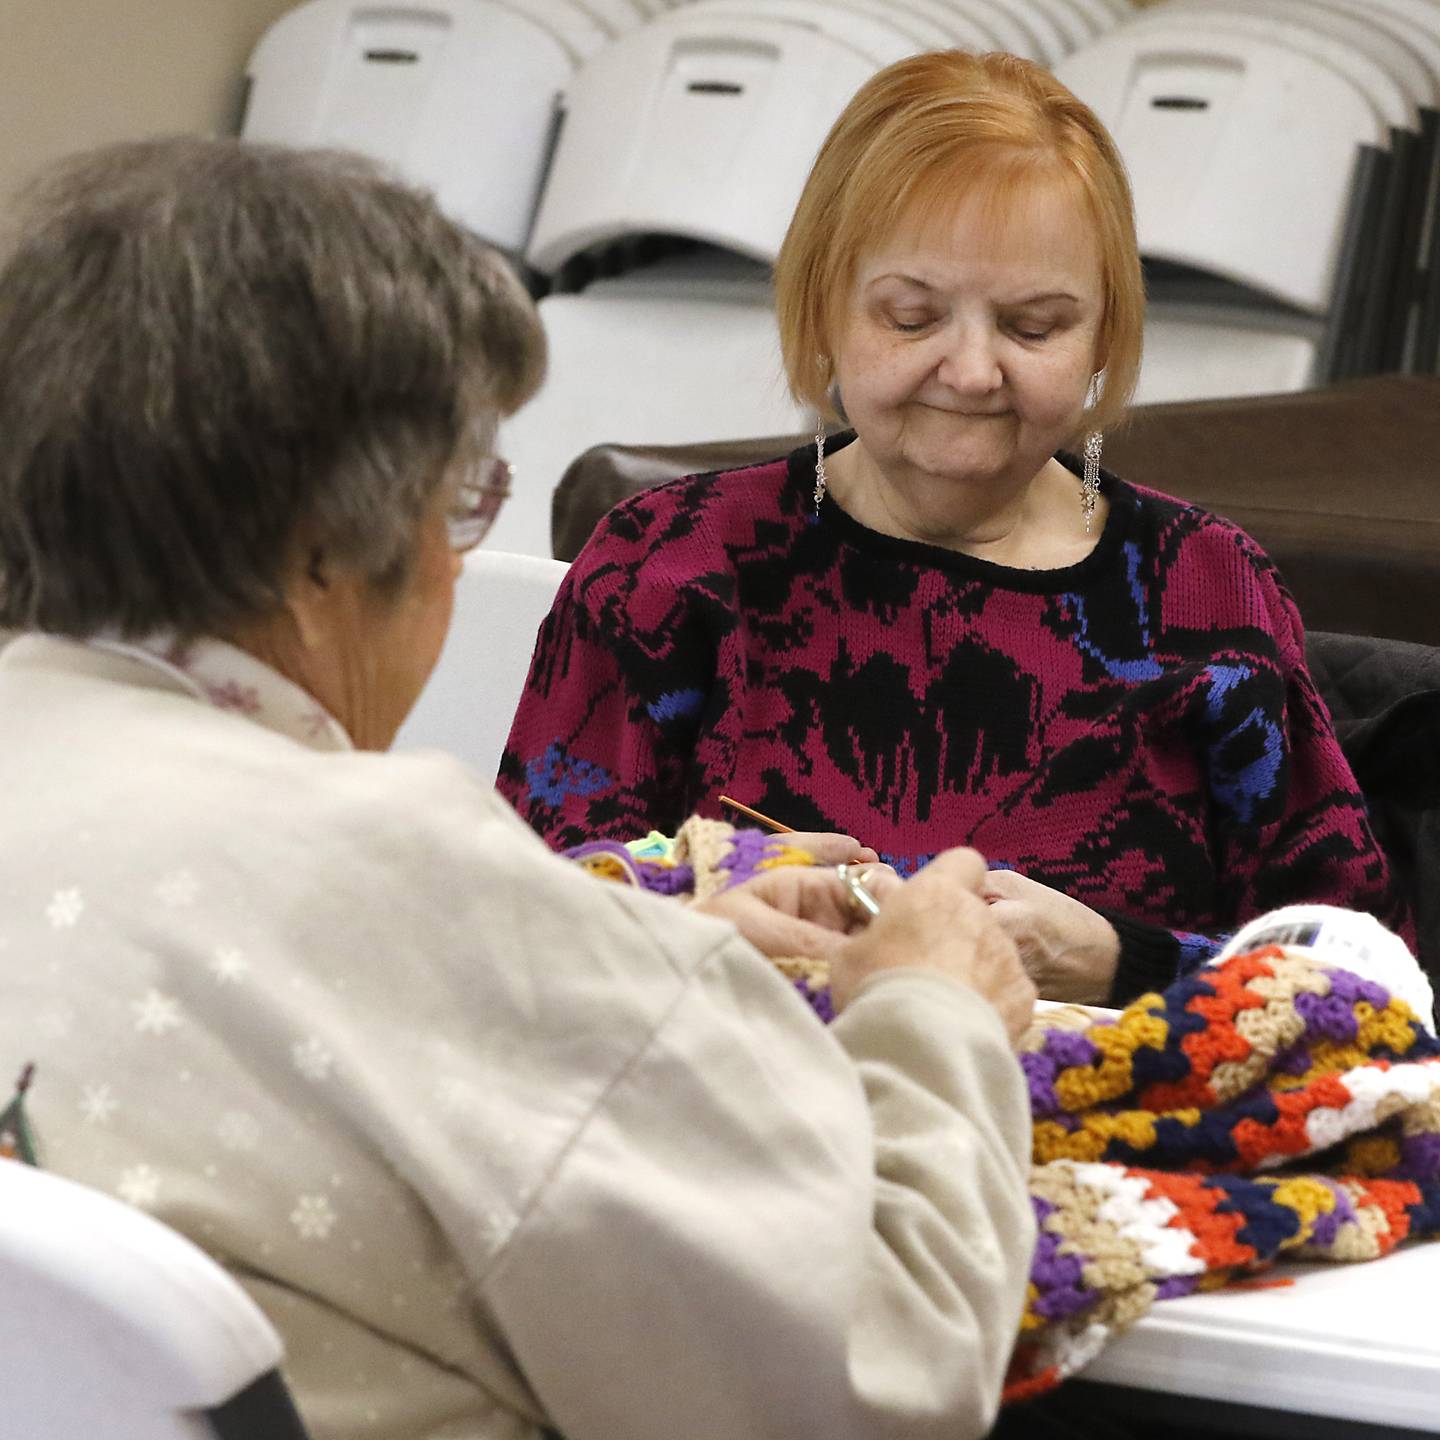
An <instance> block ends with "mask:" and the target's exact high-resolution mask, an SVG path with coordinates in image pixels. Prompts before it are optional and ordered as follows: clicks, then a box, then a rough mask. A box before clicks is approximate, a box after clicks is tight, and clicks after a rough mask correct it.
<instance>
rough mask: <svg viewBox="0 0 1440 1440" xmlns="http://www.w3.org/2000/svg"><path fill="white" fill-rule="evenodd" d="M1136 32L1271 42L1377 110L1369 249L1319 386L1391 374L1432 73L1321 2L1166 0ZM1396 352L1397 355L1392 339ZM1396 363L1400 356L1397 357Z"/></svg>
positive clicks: (1413, 258)
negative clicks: (1333, 76)
mask: <svg viewBox="0 0 1440 1440" xmlns="http://www.w3.org/2000/svg"><path fill="white" fill-rule="evenodd" d="M1133 23H1134V25H1135V26H1137V27H1140V28H1144V29H1149V28H1152V27H1154V28H1159V29H1168V28H1169V27H1170V26H1177V25H1178V26H1180V27H1182V28H1185V29H1186V30H1187V31H1188V30H1189V28H1190V27H1191V26H1193V25H1195V24H1200V25H1202V26H1203V27H1204V28H1205V29H1206V30H1207V31H1208V30H1215V31H1222V32H1225V33H1232V32H1233V33H1239V34H1245V35H1250V36H1254V37H1256V38H1259V39H1264V40H1267V41H1273V42H1274V43H1276V44H1280V45H1283V46H1284V47H1286V48H1287V49H1291V50H1294V51H1297V52H1300V53H1304V54H1307V55H1310V56H1312V57H1313V58H1315V59H1317V60H1319V61H1321V62H1322V63H1324V64H1326V65H1328V66H1329V67H1330V68H1331V69H1334V70H1336V71H1338V72H1339V73H1341V74H1342V75H1344V76H1345V77H1346V78H1347V79H1348V80H1350V81H1351V82H1352V83H1353V84H1354V85H1356V86H1357V87H1358V88H1359V89H1360V91H1361V93H1362V94H1364V95H1365V96H1366V98H1367V99H1368V100H1369V101H1370V102H1371V103H1372V104H1373V105H1374V106H1375V108H1376V109H1377V110H1378V111H1379V113H1380V115H1381V117H1382V119H1383V120H1384V121H1385V123H1386V125H1387V126H1388V128H1389V137H1388V143H1387V145H1386V147H1385V154H1384V161H1383V169H1384V170H1385V179H1384V184H1383V187H1382V191H1381V194H1380V197H1379V200H1378V204H1376V205H1373V206H1372V205H1367V206H1366V208H1365V211H1364V213H1363V215H1362V216H1360V217H1357V218H1362V219H1363V218H1371V219H1373V221H1374V223H1373V226H1372V227H1371V228H1370V229H1368V230H1366V231H1364V232H1362V235H1361V239H1360V241H1359V243H1360V244H1361V245H1362V247H1363V248H1362V249H1361V250H1360V251H1359V253H1358V254H1357V256H1356V263H1355V265H1354V267H1353V269H1352V272H1351V273H1352V275H1353V277H1354V280H1355V283H1356V287H1357V293H1355V294H1354V295H1353V296H1352V297H1349V299H1348V302H1347V301H1346V300H1342V301H1341V311H1340V313H1344V314H1345V315H1346V320H1345V325H1344V330H1343V333H1340V334H1336V333H1335V332H1334V330H1333V327H1332V335H1331V338H1332V340H1333V341H1334V342H1336V343H1334V344H1333V346H1332V348H1331V350H1330V352H1329V353H1328V355H1327V360H1326V364H1325V366H1324V369H1323V372H1322V373H1320V374H1317V376H1316V378H1317V379H1337V378H1342V377H1344V376H1346V375H1353V374H1368V373H1371V372H1372V371H1375V370H1378V369H1382V368H1386V364H1385V361H1386V350H1387V337H1388V336H1389V335H1390V333H1391V331H1392V328H1393V327H1392V326H1391V324H1390V319H1391V315H1392V313H1393V312H1394V311H1395V309H1396V307H1397V305H1398V304H1401V303H1403V302H1404V301H1406V300H1408V297H1409V294H1410V292H1411V290H1412V289H1413V284H1414V275H1415V266H1416V263H1417V260H1418V255H1417V254H1416V253H1415V244H1414V242H1413V241H1411V242H1408V243H1409V244H1410V247H1411V253H1409V254H1405V253H1402V252H1403V251H1404V250H1405V247H1406V245H1407V241H1406V238H1405V235H1406V230H1407V228H1409V227H1408V219H1409V216H1410V215H1411V213H1412V212H1413V210H1414V209H1415V207H1416V205H1417V204H1419V203H1423V196H1424V190H1425V188H1426V183H1427V181H1428V175H1429V167H1430V156H1429V155H1428V153H1425V152H1423V151H1422V146H1421V131H1422V126H1423V120H1422V116H1423V114H1424V113H1426V112H1427V111H1433V109H1434V107H1435V103H1436V99H1437V94H1436V80H1435V76H1434V74H1433V73H1432V72H1431V70H1430V69H1429V67H1428V66H1427V65H1426V64H1425V63H1424V61H1423V59H1422V58H1421V56H1420V55H1419V54H1418V53H1417V51H1416V50H1415V49H1414V48H1413V47H1412V45H1411V44H1410V43H1408V41H1407V40H1405V39H1403V38H1401V37H1400V36H1399V35H1398V34H1396V33H1394V32H1392V31H1390V30H1387V29H1386V28H1385V27H1384V26H1381V25H1378V24H1375V23H1373V19H1372V18H1370V17H1367V18H1365V19H1363V20H1362V19H1361V18H1360V17H1359V16H1357V15H1356V14H1354V13H1353V12H1350V13H1347V12H1346V11H1344V10H1343V9H1339V8H1332V7H1330V6H1328V5H1325V4H1316V3H1314V0H1268V3H1267V4H1266V5H1265V6H1264V8H1263V9H1261V10H1256V9H1254V8H1252V7H1250V6H1248V5H1246V4H1245V3H1244V0H1168V3H1166V4H1165V5H1162V6H1159V7H1157V8H1156V9H1155V10H1153V11H1151V12H1149V13H1148V14H1147V15H1146V16H1144V17H1143V18H1142V19H1139V20H1137V21H1135V22H1133ZM1389 348H1392V349H1393V348H1394V346H1393V341H1391V342H1390V343H1389ZM1396 360H1397V362H1398V357H1396Z"/></svg>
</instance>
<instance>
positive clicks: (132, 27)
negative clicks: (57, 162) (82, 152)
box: [0, 0, 294, 201]
mask: <svg viewBox="0 0 1440 1440" xmlns="http://www.w3.org/2000/svg"><path fill="white" fill-rule="evenodd" d="M293 3H294V0H0V201H3V199H4V197H5V196H7V195H8V194H9V193H10V191H11V190H12V189H13V188H14V186H15V185H16V183H18V182H19V181H21V180H23V179H24V178H25V177H26V176H27V175H29V174H30V173H31V172H32V171H33V170H35V169H36V168H37V167H38V166H40V165H42V164H43V163H44V162H45V161H47V160H50V159H52V158H53V157H55V156H56V155H61V154H64V153H66V152H67V151H70V150H78V149H83V148H84V147H86V146H89V145H95V144H99V143H101V142H102V141H105V140H121V139H132V138H136V137H139V136H143V135H155V134H162V133H166V132H170V131H191V132H225V131H230V130H233V129H234V126H235V122H236V118H237V116H238V113H239V105H240V94H241V77H242V73H243V70H244V65H245V60H246V57H247V56H248V55H249V53H250V51H251V49H252V47H253V46H254V44H255V42H256V41H257V40H258V39H259V38H260V36H261V35H262V34H263V33H264V31H265V28H266V27H267V26H268V25H269V24H270V23H271V22H272V21H274V20H275V19H276V17H277V16H279V15H281V14H283V13H284V12H285V11H286V10H288V9H290V8H291V5H292V4H293Z"/></svg>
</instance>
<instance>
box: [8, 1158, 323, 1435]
mask: <svg viewBox="0 0 1440 1440" xmlns="http://www.w3.org/2000/svg"><path fill="white" fill-rule="evenodd" d="M0 1295H3V1296H4V1301H3V1303H0V1354H3V1355H4V1356H5V1394H4V1399H3V1400H0V1434H4V1435H7V1436H14V1437H16V1440H81V1437H86V1440H89V1437H95V1440H102V1437H103V1440H304V1436H305V1430H304V1427H303V1426H302V1424H301V1422H300V1420H299V1417H298V1416H297V1415H296V1413H295V1410H294V1407H293V1406H292V1405H291V1403H290V1398H289V1394H288V1392H287V1391H286V1389H285V1387H284V1383H283V1381H281V1379H280V1378H279V1371H278V1366H279V1364H280V1360H281V1354H282V1351H281V1345H280V1339H279V1337H278V1336H277V1335H276V1333H275V1330H274V1328H273V1327H272V1326H271V1325H270V1323H269V1321H268V1320H266V1318H265V1317H264V1315H263V1314H261V1312H260V1310H259V1309H258V1307H257V1306H256V1305H255V1303H254V1301H252V1300H251V1299H250V1297H249V1296H248V1295H246V1293H245V1292H244V1291H243V1290H242V1289H241V1288H240V1286H239V1285H238V1284H237V1283H236V1282H235V1280H234V1279H233V1278H232V1277H231V1276H230V1275H228V1274H227V1273H226V1272H225V1271H224V1270H222V1269H221V1268H220V1266H219V1265H217V1264H216V1263H215V1262H214V1261H213V1260H211V1259H210V1258H209V1257H208V1256H206V1255H205V1254H204V1253H203V1252H201V1251H200V1250H198V1249H197V1248H196V1247H195V1246H194V1245H192V1244H191V1243H190V1242H189V1241H188V1240H186V1239H185V1238H184V1237H183V1236H181V1235H179V1234H177V1233H176V1232H175V1231H174V1230H171V1229H170V1228H168V1227H167V1226H165V1225H162V1224H160V1222H159V1221H157V1220H154V1219H152V1218H151V1217H150V1216H148V1215H145V1214H143V1213H141V1212H140V1211H138V1210H134V1209H132V1208H131V1207H130V1206H128V1205H125V1204H122V1203H121V1202H120V1201H119V1200H115V1199H113V1198H111V1197H110V1196H108V1195H104V1194H102V1193H101V1192H99V1191H97V1190H91V1189H88V1188H86V1187H85V1186H82V1185H77V1184H74V1183H73V1182H71V1181H69V1180H65V1179H62V1178H61V1177H59V1176H57V1175H51V1174H47V1173H45V1172H43V1171H40V1170H35V1169H32V1168H31V1167H30V1166H28V1165H23V1164H21V1163H20V1162H19V1161H18V1160H6V1161H0Z"/></svg>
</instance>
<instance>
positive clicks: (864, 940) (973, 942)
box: [830, 850, 1035, 1044]
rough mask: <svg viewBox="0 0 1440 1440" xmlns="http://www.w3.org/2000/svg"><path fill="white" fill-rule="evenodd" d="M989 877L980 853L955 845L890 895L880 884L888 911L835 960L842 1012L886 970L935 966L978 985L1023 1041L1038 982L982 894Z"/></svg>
mask: <svg viewBox="0 0 1440 1440" xmlns="http://www.w3.org/2000/svg"><path fill="white" fill-rule="evenodd" d="M985 878H986V870H985V862H984V860H983V859H981V857H980V856H979V855H977V854H976V853H975V851H973V850H947V851H946V852H945V853H944V854H942V855H938V856H936V858H935V859H934V860H932V861H931V862H930V863H929V864H928V865H927V866H926V867H925V868H924V869H923V870H922V871H920V873H919V874H918V875H916V876H915V877H914V879H912V880H907V881H904V882H903V883H902V882H899V881H896V882H895V883H894V884H893V885H889V886H887V887H886V888H885V891H884V894H883V898H882V896H881V895H880V893H879V891H878V887H876V888H877V896H876V898H877V899H880V904H881V909H880V914H879V915H877V916H876V917H875V919H874V920H873V921H872V922H871V923H870V925H869V926H867V927H866V928H865V929H864V930H861V931H858V932H856V933H855V934H854V935H852V936H851V937H850V938H849V939H847V940H844V941H842V942H841V943H840V944H839V945H837V947H836V951H835V955H834V956H833V958H832V960H831V967H830V998H831V1000H832V1002H833V1003H834V1006H835V1009H836V1011H837V1012H838V1011H840V1010H842V1009H843V1008H844V1007H845V1006H846V1005H847V1004H849V1002H850V1000H851V999H852V998H853V997H854V996H855V994H856V992H857V991H858V990H859V989H860V987H861V985H863V984H864V982H865V981H866V980H868V979H869V978H870V977H871V976H872V975H877V974H879V973H880V972H881V971H884V970H889V969H902V968H907V967H908V968H912V969H918V970H933V971H938V972H939V973H940V974H942V975H948V976H950V977H951V978H952V979H955V980H959V981H961V982H962V983H963V984H965V985H968V986H969V987H970V988H971V989H973V990H976V991H978V992H979V993H980V994H981V995H982V996H983V997H984V998H985V999H986V1000H988V1001H989V1002H990V1004H991V1005H993V1006H994V1007H995V1009H996V1010H997V1011H998V1012H999V1015H1000V1019H1001V1021H1002V1022H1003V1024H1004V1026H1005V1029H1006V1032H1007V1033H1008V1034H1009V1036H1010V1041H1011V1044H1014V1043H1016V1042H1017V1041H1018V1040H1019V1039H1020V1036H1021V1035H1023V1034H1024V1032H1025V1030H1026V1027H1027V1026H1028V1025H1029V1024H1030V1020H1031V1016H1032V1014H1033V1012H1034V1008H1035V987H1034V985H1033V984H1032V983H1031V982H1030V978H1029V976H1028V975H1026V973H1025V970H1024V967H1023V966H1022V965H1021V964H1020V957H1019V955H1018V954H1017V953H1016V949H1015V946H1014V944H1013V943H1012V942H1011V940H1010V938H1009V937H1008V936H1007V935H1006V934H1005V932H1004V931H1003V930H1002V929H1001V928H1000V926H999V925H998V924H997V923H996V921H995V917H994V915H993V914H992V911H991V908H990V907H989V906H988V905H987V904H986V903H985V901H984V899H982V898H981V887H982V886H983V885H984V883H985Z"/></svg>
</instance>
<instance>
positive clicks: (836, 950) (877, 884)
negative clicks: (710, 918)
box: [703, 798, 1035, 1043]
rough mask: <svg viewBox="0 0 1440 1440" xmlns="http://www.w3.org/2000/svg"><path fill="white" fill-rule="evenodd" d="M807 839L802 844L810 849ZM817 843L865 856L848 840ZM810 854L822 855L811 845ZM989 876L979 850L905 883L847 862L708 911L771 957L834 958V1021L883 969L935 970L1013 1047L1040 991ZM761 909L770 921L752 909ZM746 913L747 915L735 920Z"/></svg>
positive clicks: (777, 873) (766, 885)
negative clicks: (999, 916)
mask: <svg viewBox="0 0 1440 1440" xmlns="http://www.w3.org/2000/svg"><path fill="white" fill-rule="evenodd" d="M725 803H726V804H727V805H729V806H730V807H731V808H732V809H735V810H738V811H741V812H742V813H744V814H746V815H748V816H749V817H750V818H751V819H754V820H757V821H759V822H760V823H762V824H764V825H766V826H768V827H769V828H770V829H772V830H777V831H781V832H783V833H785V834H786V835H787V836H788V837H789V838H790V841H791V843H795V844H798V843H801V836H800V835H799V832H796V831H793V830H790V829H789V828H788V827H786V826H783V825H779V824H778V823H777V822H775V821H773V820H771V819H769V817H767V816H764V815H761V814H760V813H759V812H757V811H753V810H750V809H749V808H748V807H746V806H741V805H739V804H737V803H736V802H735V801H732V800H729V799H728V798H727V799H726V800H725ZM811 838H812V837H810V836H805V837H804V839H805V840H806V841H807V842H808V841H810V840H811ZM814 838H818V839H820V840H822V841H827V842H837V846H838V842H841V841H844V842H846V844H847V845H848V846H853V847H855V849H857V850H858V849H860V848H862V847H858V846H856V845H855V842H854V841H853V840H850V838H849V837H848V836H819V837H814ZM805 848H807V849H810V850H811V853H812V854H815V853H816V851H815V849H814V848H812V847H811V845H810V844H808V843H807V844H806V845H805ZM842 848H843V847H842ZM869 854H870V855H872V856H873V854H874V852H873V851H870V852H869ZM818 858H821V857H820V856H819V855H817V859H818ZM826 858H827V859H828V851H827V854H826ZM986 877H987V871H986V867H985V861H984V859H983V858H982V857H981V856H980V855H979V854H978V853H976V852H975V851H974V850H966V849H956V850H948V851H946V852H944V853H943V854H941V855H939V856H937V857H936V858H935V859H934V860H932V861H931V862H930V864H929V865H927V866H926V867H925V869H924V870H922V871H921V872H920V873H919V874H918V875H916V876H915V877H914V878H913V879H911V880H908V881H902V880H901V879H900V878H899V876H897V875H896V874H895V872H894V871H893V870H891V869H890V867H889V866H886V865H879V864H876V863H873V862H872V863H866V862H865V861H864V860H863V859H860V857H858V856H850V855H847V857H846V858H843V859H839V860H838V861H837V862H836V864H835V868H834V869H828V868H819V867H817V868H815V869H812V870H806V869H797V868H794V867H783V868H781V869H777V870H772V871H768V872H765V873H763V874H761V875H760V876H757V877H756V879H755V880H753V881H751V882H749V883H748V884H747V885H744V886H740V887H738V888H737V889H735V890H731V891H727V892H725V893H724V894H723V895H720V896H716V897H714V898H713V899H712V900H710V901H708V902H705V905H704V907H703V908H706V909H709V910H711V911H712V913H716V914H721V915H724V916H725V918H727V919H731V920H733V921H734V923H735V924H736V925H737V927H738V928H739V929H740V930H741V933H742V934H744V935H745V936H746V938H747V939H749V940H750V941H751V943H752V944H755V945H756V946H757V948H758V949H760V950H761V951H763V952H764V953H765V954H768V955H771V956H775V957H778V956H782V955H795V954H803V955H807V956H808V957H810V958H814V959H825V960H828V962H829V964H830V995H831V1000H832V1003H833V1004H834V1006H835V1010H836V1012H837V1013H838V1012H840V1011H841V1010H843V1009H844V1008H845V1006H846V1005H848V1004H849V1003H850V1001H851V1000H853V999H854V997H855V996H856V995H857V994H858V993H859V992H860V990H861V989H862V988H863V987H864V986H865V985H866V984H867V983H868V982H870V981H871V980H873V979H875V978H876V977H878V976H880V975H881V974H883V973H884V972H886V971H892V970H902V969H919V970H930V971H936V972H939V973H940V974H943V975H948V976H949V977H950V978H951V979H953V980H957V981H959V982H960V983H961V984H963V985H966V986H968V987H969V988H971V989H973V990H975V991H978V992H979V994H980V995H981V996H983V997H984V999H986V1000H987V1001H988V1002H989V1003H990V1004H991V1005H992V1006H993V1007H994V1009H995V1010H996V1011H997V1013H998V1014H999V1016H1000V1019H1001V1022H1002V1023H1003V1024H1004V1026H1005V1029H1006V1032H1007V1034H1008V1035H1009V1037H1010V1040H1011V1042H1012V1043H1015V1042H1017V1041H1018V1040H1019V1038H1020V1036H1021V1035H1022V1034H1023V1033H1024V1032H1025V1030H1026V1028H1027V1027H1028V1026H1029V1024H1030V1021H1031V1017H1032V1015H1033V1013H1034V1006H1035V986H1034V984H1033V983H1032V982H1031V980H1030V977H1029V976H1028V975H1027V974H1026V973H1025V969H1024V967H1023V966H1022V965H1021V963H1020V957H1019V953H1018V951H1017V950H1016V948H1015V945H1014V943H1013V942H1012V941H1011V940H1010V938H1009V937H1008V936H1007V935H1006V934H1005V932H1004V930H1003V929H1002V928H1001V926H1000V925H999V924H998V923H997V922H996V920H995V918H994V916H993V915H992V913H991V909H990V906H989V905H988V904H987V903H986V901H985V900H984V898H982V895H983V889H984V886H985V883H986ZM761 889H764V890H765V891H766V893H765V894H761V893H760V891H761ZM747 891H748V892H751V893H750V894H749V895H747V894H746V893H745V892H747ZM771 891H773V892H774V893H773V894H771V893H769V892H771ZM756 905H759V906H763V907H767V908H768V909H769V910H770V912H771V913H769V914H764V913H762V912H761V911H759V910H756V909H754V908H753V907H754V906H756ZM742 906H744V907H747V912H748V913H745V914H743V915H742V914H740V913H738V912H739V911H740V908H741V907H742ZM786 921H788V922H790V923H788V924H787V923H785V922H786ZM796 922H799V923H798V924H797V923H796ZM801 926H803V927H804V930H803V934H802V931H801ZM802 945H804V946H808V947H809V948H800V947H801V946H802Z"/></svg>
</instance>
